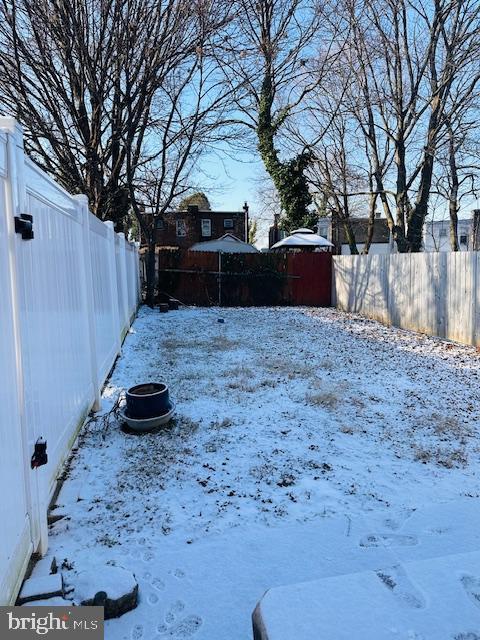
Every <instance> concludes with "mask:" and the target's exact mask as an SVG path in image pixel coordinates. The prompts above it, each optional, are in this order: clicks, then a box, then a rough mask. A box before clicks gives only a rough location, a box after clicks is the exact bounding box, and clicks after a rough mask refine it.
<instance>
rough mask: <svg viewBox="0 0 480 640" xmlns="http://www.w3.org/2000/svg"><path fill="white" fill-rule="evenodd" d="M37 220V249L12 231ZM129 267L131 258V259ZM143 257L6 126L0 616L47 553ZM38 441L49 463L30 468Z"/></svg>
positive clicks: (2, 142)
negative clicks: (52, 518) (57, 494)
mask: <svg viewBox="0 0 480 640" xmlns="http://www.w3.org/2000/svg"><path fill="white" fill-rule="evenodd" d="M22 214H28V215H31V216H33V231H34V238H33V239H31V240H24V239H22V237H21V235H20V234H19V233H16V232H15V217H18V216H21V215H22ZM127 255H128V256H129V259H128V260H127V259H126V256H127ZM136 282H138V249H137V247H134V246H131V245H130V244H129V243H127V242H126V241H125V238H124V237H123V234H115V233H114V230H113V225H111V224H104V223H102V222H101V221H99V220H98V219H96V218H95V217H94V216H92V215H91V214H90V213H89V212H88V206H87V201H86V198H85V196H71V195H70V194H68V193H67V192H66V191H64V189H62V188H61V187H60V186H59V185H57V184H56V183H55V182H54V181H53V180H52V179H51V178H49V177H48V176H47V175H46V174H45V173H44V172H43V171H42V170H41V169H40V168H39V167H37V166H36V165H35V164H34V163H33V162H31V161H30V160H28V159H27V158H26V157H25V154H24V151H23V144H22V134H21V130H20V129H19V127H18V126H17V125H16V124H15V122H14V121H13V120H12V119H10V118H0V287H1V288H0V295H1V307H0V379H1V381H2V384H1V385H0V389H1V391H0V400H1V402H2V413H1V416H0V456H1V459H0V462H1V463H0V480H1V487H2V492H1V494H0V513H1V514H2V516H3V517H2V521H1V522H0V540H1V541H2V544H0V605H2V604H7V603H10V602H11V601H12V600H13V599H14V598H15V596H16V592H17V590H18V586H19V582H20V580H21V578H22V576H23V572H24V569H25V565H26V563H27V562H28V559H29V556H30V554H31V552H32V551H39V552H40V553H43V552H44V551H45V550H46V546H47V508H48V503H49V501H50V498H51V495H52V492H53V490H54V487H55V482H56V479H57V477H58V474H59V471H60V469H61V465H62V463H63V461H64V460H65V457H66V456H67V455H68V452H69V449H70V447H71V444H72V442H73V440H74V439H75V437H76V434H77V432H78V429H79V428H80V426H81V425H82V424H83V421H84V419H85V417H86V415H87V414H88V412H89V410H90V409H91V408H92V407H95V408H98V403H99V397H100V389H101V386H102V384H103V382H104V381H105V379H106V377H107V375H108V373H109V371H110V369H111V367H112V365H113V363H114V361H115V358H116V356H117V355H118V353H119V350H120V346H121V339H122V337H123V335H125V333H126V331H127V330H128V326H129V324H130V322H131V320H132V319H133V317H134V315H135V312H136V308H137V305H138V300H139V290H138V286H136V287H134V288H133V289H132V291H131V292H130V287H131V286H132V284H130V283H136ZM39 438H43V439H44V440H46V441H47V453H48V463H47V464H46V465H45V466H42V467H39V468H37V469H33V470H32V469H31V468H30V458H31V456H32V454H33V452H34V447H35V443H36V442H37V440H38V439H39Z"/></svg>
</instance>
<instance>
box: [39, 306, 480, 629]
mask: <svg viewBox="0 0 480 640" xmlns="http://www.w3.org/2000/svg"><path fill="white" fill-rule="evenodd" d="M220 317H221V318H224V319H225V323H224V324H221V323H219V322H218V321H217V320H218V318H220ZM479 376H480V356H479V355H478V354H477V353H476V351H475V349H473V348H470V347H462V346H456V345H453V344H450V343H446V342H442V341H441V340H437V339H433V338H428V337H424V336H421V335H417V334H413V333H409V332H404V331H400V330H397V329H390V328H386V327H383V326H382V325H380V324H378V323H376V322H372V321H368V320H365V319H362V318H360V317H358V316H353V315H349V314H342V313H340V312H337V311H335V310H332V309H289V308H281V309H278V308H276V309H184V310H181V311H178V312H172V313H169V314H167V315H165V314H159V313H158V311H151V310H149V309H145V308H143V309H142V310H141V311H140V314H139V317H138V319H137V320H136V322H135V324H134V327H133V332H132V333H131V335H129V336H128V337H127V339H126V342H125V344H124V348H123V354H122V357H121V359H120V360H119V362H118V363H117V366H116V368H115V370H114V372H113V375H112V377H111V379H110V382H109V384H108V386H107V388H106V390H105V393H104V411H108V409H109V408H110V407H111V406H112V403H113V402H114V400H115V398H116V397H117V395H118V394H119V393H120V392H121V391H122V390H124V389H125V388H127V387H130V386H133V385H134V384H137V383H140V382H143V381H145V380H149V379H151V380H163V381H166V382H167V383H168V384H169V386H170V391H171V396H172V398H173V400H174V401H175V402H176V404H177V411H176V418H175V420H174V422H173V423H172V424H171V425H170V426H169V427H168V428H165V429H162V430H159V431H157V432H153V433H150V434H144V435H134V434H131V433H126V432H124V431H122V430H121V429H120V428H119V425H118V424H113V425H111V427H110V428H109V429H108V430H107V431H106V432H104V431H103V430H102V429H101V428H100V426H99V423H97V424H93V425H90V427H89V428H88V429H87V430H86V432H85V434H84V435H83V436H82V437H81V438H80V445H79V448H78V450H77V451H76V453H75V455H74V458H73V460H72V464H71V469H70V471H69V473H68V478H67V480H66V482H65V484H64V486H63V489H62V491H61V493H60V496H59V498H58V500H57V503H58V505H59V506H58V512H61V513H65V514H66V516H67V517H66V518H64V519H63V520H60V521H59V522H57V523H56V524H55V525H53V526H52V529H51V550H50V553H51V554H53V555H55V556H56V557H57V559H59V560H60V561H62V560H63V559H66V563H65V566H72V565H73V570H74V571H75V570H79V569H83V568H84V567H85V566H88V565H90V566H93V567H95V566H99V564H100V563H105V562H109V563H113V564H117V565H120V566H122V567H125V568H127V569H130V570H132V571H133V572H134V573H135V575H136V577H137V579H138V582H139V598H140V604H139V606H138V608H137V609H136V610H134V611H132V612H130V613H128V614H126V615H124V616H123V617H121V618H119V619H117V620H110V621H108V622H107V624H106V637H107V638H108V639H109V640H123V639H125V640H127V639H128V640H130V638H132V639H133V640H140V638H145V640H153V639H154V638H155V639H158V640H161V639H162V638H194V639H195V640H197V639H198V640H249V639H250V638H251V622H250V615H251V612H252V610H253V608H254V606H255V604H256V602H257V601H258V599H259V598H260V597H261V596H262V594H263V592H264V591H265V590H266V589H267V588H269V587H274V586H278V585H282V584H290V583H294V582H301V581H307V580H314V579H317V578H322V577H325V576H335V575H340V574H346V573H351V572H355V571H362V570H365V569H375V570H378V571H380V570H384V571H387V570H388V568H391V567H398V565H399V563H402V562H407V561H411V560H417V559H425V558H432V557H437V556H440V555H444V554H451V553H460V552H468V551H473V550H477V549H478V548H479V543H480V508H479V507H480V502H479V496H480V476H479V469H480V467H479V465H478V459H479V452H480V445H479V441H478V423H479V417H480V404H479V393H480V392H479V381H480V377H479ZM67 574H68V571H67ZM397 574H398V569H397ZM382 575H384V574H382ZM405 580H406V583H407V587H405V589H403V591H402V593H404V592H405V590H406V591H407V592H408V589H409V587H408V580H407V579H405ZM405 580H404V581H405ZM387 582H388V581H387ZM385 588H388V584H387V585H386V586H385ZM411 589H412V591H414V587H413V586H412V587H411ZM459 593H460V596H459V597H463V594H462V592H461V590H460V591H459ZM467 595H468V594H465V597H467ZM420 601H421V598H420ZM472 607H474V605H473V604H472ZM478 613H479V616H480V609H479V610H478ZM451 624H453V625H455V624H456V625H457V626H456V627H455V628H453V627H452V629H453V632H455V629H456V631H458V633H459V634H460V635H458V637H459V638H463V637H465V638H468V639H469V640H471V639H473V638H479V637H480V620H479V625H478V628H477V629H474V630H473V629H467V628H462V627H461V624H462V621H461V620H459V621H455V620H454V621H451ZM401 631H402V633H403V634H404V635H402V633H400V635H399V638H405V639H406V638H420V637H421V638H423V637H424V636H419V635H407V633H414V632H415V631H414V629H413V630H409V629H407V630H405V629H402V630H401ZM474 632H478V633H479V635H478V636H477V635H471V636H469V635H461V634H468V633H474ZM445 637H446V638H447V637H448V638H450V637H456V636H451V635H446V636H445ZM292 640H293V639H292ZM319 640H320V639H319ZM355 640H359V639H355ZM362 640H363V638H362ZM435 640H439V639H438V638H436V639H435Z"/></svg>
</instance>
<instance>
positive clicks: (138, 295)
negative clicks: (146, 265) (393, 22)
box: [135, 242, 142, 310]
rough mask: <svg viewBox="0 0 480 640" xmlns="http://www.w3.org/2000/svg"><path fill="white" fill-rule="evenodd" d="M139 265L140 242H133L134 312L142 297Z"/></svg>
mask: <svg viewBox="0 0 480 640" xmlns="http://www.w3.org/2000/svg"><path fill="white" fill-rule="evenodd" d="M140 269H141V264H140V242H135V285H136V289H135V294H136V295H135V310H137V308H138V305H139V303H140V299H141V295H142V279H141V273H140Z"/></svg>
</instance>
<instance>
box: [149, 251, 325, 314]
mask: <svg viewBox="0 0 480 640" xmlns="http://www.w3.org/2000/svg"><path fill="white" fill-rule="evenodd" d="M157 260H158V263H157V266H158V270H157V273H158V290H159V292H160V293H164V294H168V295H170V296H173V297H174V298H177V299H178V300H180V301H181V302H183V303H185V304H195V305H200V306H211V305H220V306H276V305H311V306H329V305H330V302H331V269H332V256H331V255H330V254H329V253H286V254H279V253H257V254H239V253H210V252H198V251H188V250H181V249H175V250H171V249H170V250H169V249H165V250H163V249H161V250H160V251H159V253H158V258H157Z"/></svg>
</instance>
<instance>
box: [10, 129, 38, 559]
mask: <svg viewBox="0 0 480 640" xmlns="http://www.w3.org/2000/svg"><path fill="white" fill-rule="evenodd" d="M0 129H3V130H4V131H6V132H7V133H8V143H7V144H8V151H7V155H8V158H7V172H8V174H7V180H6V184H5V216H6V231H7V238H8V263H9V271H10V295H11V302H12V304H11V316H12V329H13V335H14V348H15V359H16V367H15V372H14V374H13V375H15V377H16V389H17V403H18V412H19V416H20V428H21V439H22V448H23V468H24V487H25V496H26V501H27V505H28V507H27V509H28V515H29V519H30V526H31V536H32V542H33V544H34V550H35V551H38V552H39V553H40V554H41V555H44V554H45V553H46V551H47V548H48V524H47V511H46V505H43V491H42V483H41V481H40V479H39V475H38V473H36V472H32V470H31V469H30V456H31V451H32V449H33V442H30V441H29V439H30V437H29V429H28V425H27V422H26V412H25V376H24V367H23V353H22V328H21V315H20V308H21V307H20V299H19V282H18V273H17V251H16V242H17V239H16V233H15V223H14V217H15V216H17V215H20V214H21V213H26V211H25V205H26V202H25V201H26V192H25V175H24V150H23V131H22V128H21V127H20V126H19V125H18V124H17V122H16V121H15V119H14V118H6V117H4V118H0ZM32 473H35V476H34V477H32ZM44 506H45V508H43V507H44Z"/></svg>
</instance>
